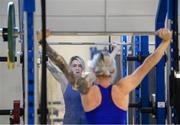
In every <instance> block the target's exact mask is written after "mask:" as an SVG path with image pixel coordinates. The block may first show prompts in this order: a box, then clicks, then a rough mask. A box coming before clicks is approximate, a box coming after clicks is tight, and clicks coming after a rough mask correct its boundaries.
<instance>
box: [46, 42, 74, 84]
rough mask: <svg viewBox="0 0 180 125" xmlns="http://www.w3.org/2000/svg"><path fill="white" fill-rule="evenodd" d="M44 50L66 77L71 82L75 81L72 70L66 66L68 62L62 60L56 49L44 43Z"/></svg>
mask: <svg viewBox="0 0 180 125" xmlns="http://www.w3.org/2000/svg"><path fill="white" fill-rule="evenodd" d="M46 45H47V46H46V51H47V55H48V57H49V58H50V59H51V60H52V62H53V63H54V64H55V65H56V66H57V67H58V68H59V69H61V71H62V72H63V73H64V75H65V76H66V78H67V79H68V81H69V82H70V83H71V84H74V83H75V82H76V79H75V76H74V74H73V72H72V71H71V70H70V68H69V67H68V64H67V63H66V61H65V60H64V58H63V57H62V56H61V55H59V54H58V53H57V52H56V51H54V50H53V49H52V48H51V47H50V46H49V45H48V44H46Z"/></svg>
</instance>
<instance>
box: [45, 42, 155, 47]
mask: <svg viewBox="0 0 180 125" xmlns="http://www.w3.org/2000/svg"><path fill="white" fill-rule="evenodd" d="M48 44H49V45H96V46H98V45H102V46H106V45H107V46H109V45H133V43H125V42H124V43H123V42H122V43H108V42H100V43H97V42H49V43H48ZM149 45H152V46H153V45H155V44H149Z"/></svg>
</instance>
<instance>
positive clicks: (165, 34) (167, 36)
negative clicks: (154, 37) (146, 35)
mask: <svg viewBox="0 0 180 125" xmlns="http://www.w3.org/2000/svg"><path fill="white" fill-rule="evenodd" d="M157 33H158V36H159V37H160V38H161V39H162V40H163V41H164V42H170V41H171V38H172V32H171V31H169V30H168V29H165V28H162V29H159V30H158V31H157Z"/></svg>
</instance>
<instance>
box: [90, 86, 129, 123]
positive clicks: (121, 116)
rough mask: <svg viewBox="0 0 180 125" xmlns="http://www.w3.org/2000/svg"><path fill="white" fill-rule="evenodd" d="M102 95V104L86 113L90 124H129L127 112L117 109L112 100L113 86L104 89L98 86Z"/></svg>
mask: <svg viewBox="0 0 180 125" xmlns="http://www.w3.org/2000/svg"><path fill="white" fill-rule="evenodd" d="M98 86H99V89H100V92H101V94H102V101H101V104H100V105H99V106H98V107H97V108H95V109H94V110H92V111H89V112H86V118H87V121H88V123H90V124H127V122H126V121H127V112H126V111H124V110H122V109H120V108H119V107H117V106H116V105H115V104H114V103H113V100H112V98H111V89H112V85H110V86H109V87H108V88H103V87H102V86H101V85H98Z"/></svg>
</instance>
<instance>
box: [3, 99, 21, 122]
mask: <svg viewBox="0 0 180 125" xmlns="http://www.w3.org/2000/svg"><path fill="white" fill-rule="evenodd" d="M23 114H24V110H23V109H22V108H20V100H14V102H13V109H12V110H8V109H3V110H0V115H10V124H20V117H21V116H22V115H23Z"/></svg>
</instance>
